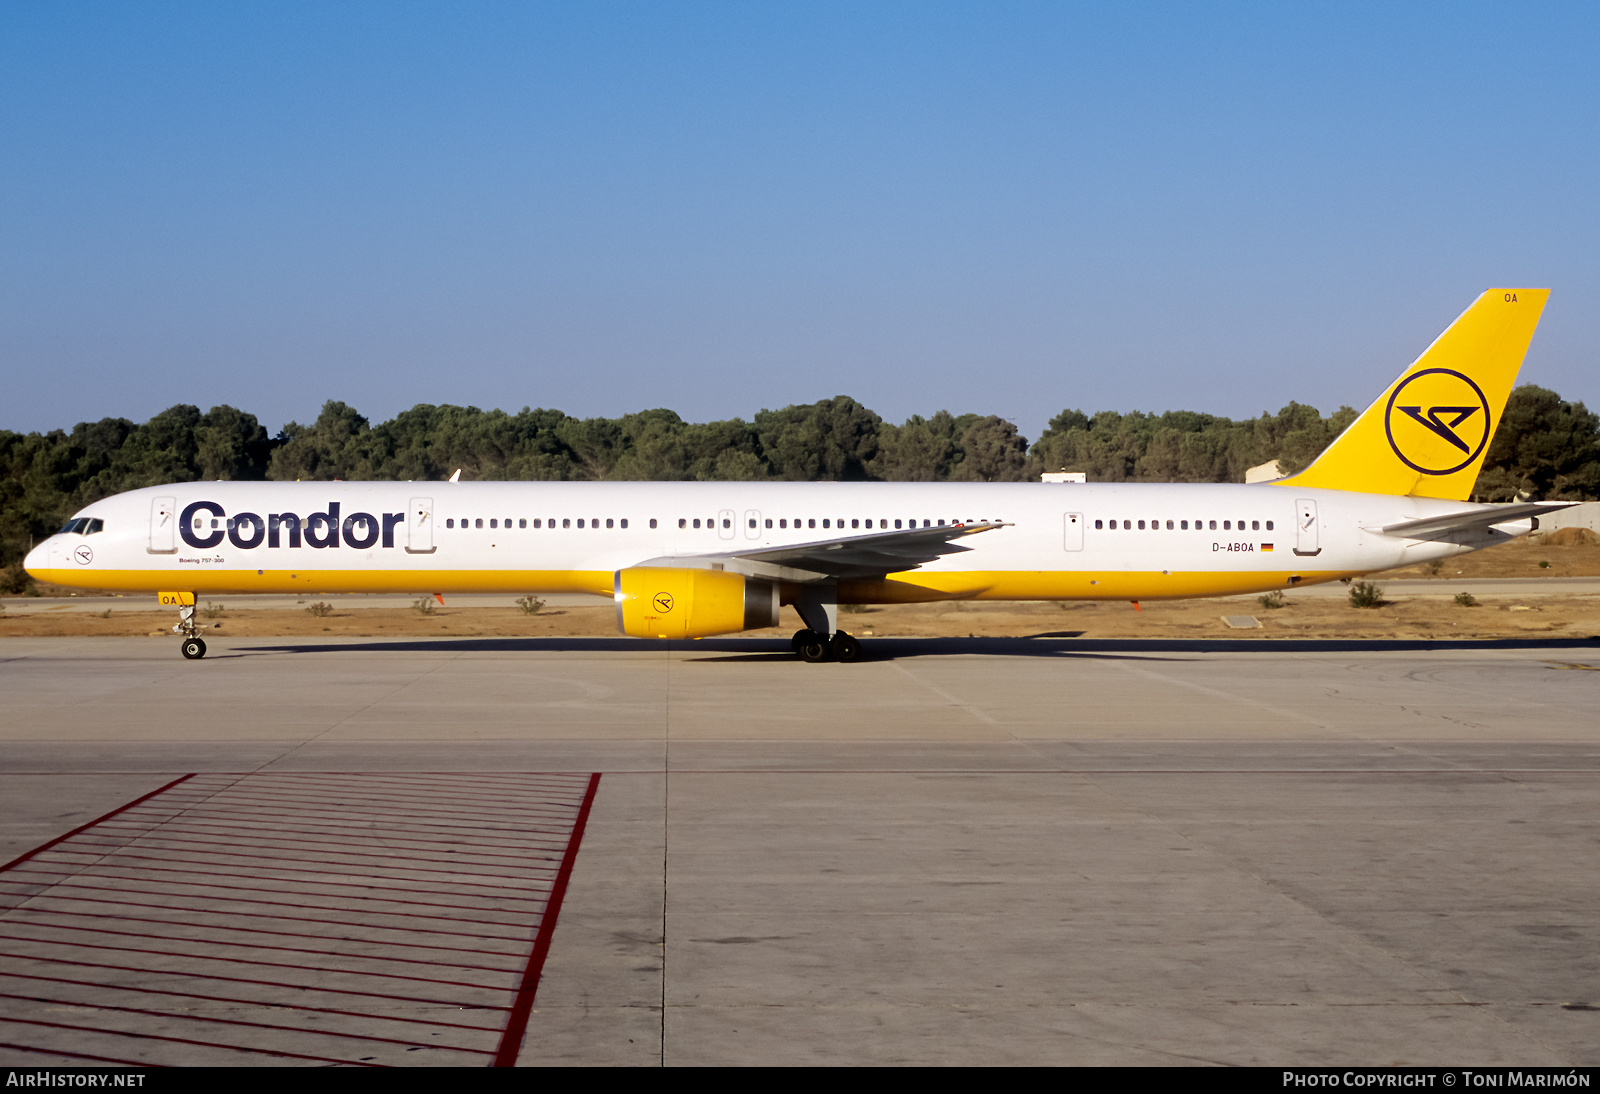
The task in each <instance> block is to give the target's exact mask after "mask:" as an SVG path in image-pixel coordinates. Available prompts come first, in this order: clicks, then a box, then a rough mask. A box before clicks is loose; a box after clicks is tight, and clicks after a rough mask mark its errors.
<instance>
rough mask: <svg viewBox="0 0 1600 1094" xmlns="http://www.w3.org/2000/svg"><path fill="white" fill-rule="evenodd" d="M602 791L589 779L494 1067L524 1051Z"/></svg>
mask: <svg viewBox="0 0 1600 1094" xmlns="http://www.w3.org/2000/svg"><path fill="white" fill-rule="evenodd" d="M598 789H600V772H598V771H596V772H595V773H594V774H593V775H590V776H589V789H588V791H587V792H586V793H585V794H584V795H583V804H582V805H581V806H579V807H578V819H577V820H576V821H575V822H574V823H573V825H572V839H571V840H570V841H569V842H568V843H567V853H566V854H565V855H563V856H562V858H561V872H560V873H558V874H557V875H556V884H555V888H554V889H552V890H551V891H550V903H549V904H548V905H546V907H545V910H544V916H543V917H542V918H541V919H540V920H539V934H538V937H537V938H535V939H534V942H533V953H531V954H529V955H528V967H527V968H526V969H525V970H523V973H522V983H521V985H520V986H519V987H518V988H517V999H516V1002H515V1003H514V1004H512V1007H511V1017H510V1018H509V1019H507V1021H506V1031H505V1033H504V1034H502V1035H501V1037H500V1048H499V1050H498V1051H497V1052H495V1054H494V1063H493V1064H491V1065H490V1066H491V1067H512V1066H514V1065H515V1064H516V1062H517V1053H519V1052H521V1051H522V1038H523V1035H524V1034H526V1033H527V1032H528V1015H529V1014H530V1013H531V1012H532V1010H533V997H534V995H535V994H536V993H537V992H538V990H539V975H540V973H542V972H544V961H545V958H546V957H548V956H549V954H550V939H551V936H553V935H554V934H555V930H556V916H558V915H559V914H560V913H561V901H562V899H563V898H564V897H565V896H566V895H567V882H569V881H571V880H572V864H573V863H574V862H576V861H577V859H578V845H579V844H580V843H582V842H583V829H584V827H585V826H586V825H587V824H588V823H589V808H590V806H592V805H594V795H595V791H596V790H598Z"/></svg>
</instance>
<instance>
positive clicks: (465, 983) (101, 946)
mask: <svg viewBox="0 0 1600 1094" xmlns="http://www.w3.org/2000/svg"><path fill="white" fill-rule="evenodd" d="M0 938H3V939H5V940H6V941H7V942H37V943H44V944H47V945H53V946H70V947H72V948H73V949H80V950H110V951H111V952H112V953H142V954H149V955H150V956H152V957H187V958H189V959H190V960H191V961H200V962H206V961H223V962H226V963H227V964H229V965H260V966H261V967H262V968H267V969H293V970H294V971H295V972H320V973H330V974H333V975H338V976H355V977H363V976H376V977H380V978H382V979H384V980H409V981H411V982H412V983H414V984H443V985H444V986H445V987H449V988H470V989H471V990H473V991H488V992H493V991H496V990H498V989H497V988H496V987H495V985H493V984H475V983H473V982H472V981H470V980H439V979H437V978H435V977H431V976H407V975H406V974H405V973H400V972H371V971H367V972H350V971H348V970H346V969H330V968H328V967H327V966H325V965H296V964H293V963H291V962H288V961H252V960H250V959H249V958H248V957H223V956H222V955H220V954H195V953H193V952H185V951H183V950H152V949H149V948H147V947H144V946H108V945H106V944H105V943H103V942H64V941H61V940H59V939H48V938H30V937H28V936H27V935H15V934H0ZM11 956H17V957H21V958H22V959H23V960H28V959H29V957H28V955H27V954H17V955H11ZM341 956H346V957H348V956H352V955H348V954H345V955H341ZM368 960H369V961H381V960H383V958H380V957H373V958H368ZM396 964H400V962H396ZM498 971H502V972H508V973H515V972H516V970H515V969H502V970H498ZM285 986H288V985H285ZM300 986H301V987H304V985H300ZM318 988H319V989H320V988H321V985H318ZM435 1001H436V1002H441V1003H442V1002H447V1000H443V999H440V1000H435ZM3 1021H8V1019H6V1018H4V1017H0V1022H3Z"/></svg>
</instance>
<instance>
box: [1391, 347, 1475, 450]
mask: <svg viewBox="0 0 1600 1094" xmlns="http://www.w3.org/2000/svg"><path fill="white" fill-rule="evenodd" d="M1489 418H1490V415H1489V400H1488V399H1486V398H1484V394H1483V391H1482V389H1481V388H1479V387H1478V385H1477V384H1475V383H1473V382H1472V379H1471V378H1470V377H1468V376H1466V375H1464V374H1462V373H1460V372H1457V371H1456V370H1455V369H1449V368H1429V369H1423V370H1422V371H1420V372H1417V373H1414V374H1412V375H1411V376H1409V377H1407V378H1406V380H1405V382H1403V383H1401V384H1399V385H1397V386H1396V387H1395V389H1394V392H1393V393H1392V394H1391V395H1390V396H1389V405H1388V407H1387V408H1386V412H1385V414H1384V429H1385V432H1386V433H1387V434H1388V437H1389V447H1390V448H1392V449H1393V450H1394V454H1395V455H1396V456H1398V457H1400V459H1401V461H1402V462H1403V463H1405V465H1406V466H1407V467H1409V468H1411V469H1412V470H1413V471H1420V472H1421V473H1422V474H1424V475H1451V474H1454V473H1455V472H1457V471H1460V470H1461V469H1462V468H1464V467H1467V466H1468V465H1470V464H1471V463H1472V462H1473V461H1475V460H1476V459H1477V458H1478V456H1479V454H1480V453H1481V452H1482V451H1483V446H1484V445H1486V444H1488V443H1489V438H1490V436H1492V435H1493V433H1494V430H1493V428H1492V427H1491V423H1490V420H1489ZM1441 441H1443V442H1444V444H1443V445H1441V444H1440V442H1441ZM1445 445H1448V447H1445Z"/></svg>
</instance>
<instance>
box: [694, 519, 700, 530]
mask: <svg viewBox="0 0 1600 1094" xmlns="http://www.w3.org/2000/svg"><path fill="white" fill-rule="evenodd" d="M694 526H695V527H696V528H698V527H700V518H699V517H695V518H694Z"/></svg>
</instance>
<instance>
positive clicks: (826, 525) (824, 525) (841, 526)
mask: <svg viewBox="0 0 1600 1094" xmlns="http://www.w3.org/2000/svg"><path fill="white" fill-rule="evenodd" d="M822 526H823V527H824V528H826V527H828V518H827V517H823V518H822ZM839 527H840V528H843V527H844V524H843V523H840V525H839Z"/></svg>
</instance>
